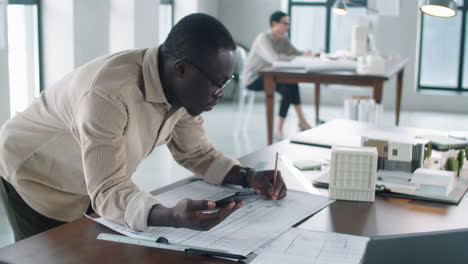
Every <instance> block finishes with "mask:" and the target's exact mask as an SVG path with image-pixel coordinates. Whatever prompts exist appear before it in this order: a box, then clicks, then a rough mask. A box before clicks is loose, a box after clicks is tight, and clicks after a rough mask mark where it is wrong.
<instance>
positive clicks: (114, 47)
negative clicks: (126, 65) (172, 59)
mask: <svg viewBox="0 0 468 264" xmlns="http://www.w3.org/2000/svg"><path fill="white" fill-rule="evenodd" d="M42 5H43V9H42V14H41V17H42V23H43V24H42V25H43V30H42V31H43V60H44V62H43V65H44V66H43V67H44V68H43V70H44V87H45V88H47V87H49V86H51V85H52V84H53V83H54V82H56V81H58V80H59V79H60V78H62V77H63V76H64V75H65V74H67V73H68V72H70V71H72V70H74V69H75V68H77V67H79V66H81V65H83V64H84V63H86V62H88V61H90V60H93V59H94V58H96V57H99V56H102V55H105V54H109V53H112V52H117V51H122V50H128V49H135V48H148V47H154V46H156V45H158V11H159V1H153V0H138V1H128V0H100V1H93V0H61V1H56V0H43V1H42Z"/></svg>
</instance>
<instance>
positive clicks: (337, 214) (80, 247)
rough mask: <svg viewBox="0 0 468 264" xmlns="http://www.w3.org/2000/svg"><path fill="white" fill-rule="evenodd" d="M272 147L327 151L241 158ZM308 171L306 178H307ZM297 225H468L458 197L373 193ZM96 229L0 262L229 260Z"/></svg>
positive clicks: (361, 231)
mask: <svg viewBox="0 0 468 264" xmlns="http://www.w3.org/2000/svg"><path fill="white" fill-rule="evenodd" d="M314 129H316V130H318V131H319V132H320V133H323V134H324V135H330V136H334V135H336V134H337V131H346V133H347V134H350V135H353V134H359V133H363V132H365V131H367V130H369V129H375V127H374V126H371V125H366V124H364V123H359V122H353V121H347V120H337V121H332V122H329V123H327V124H325V125H322V126H319V127H317V128H314ZM391 129H393V130H392V131H394V132H395V133H397V132H398V131H399V133H414V132H417V133H419V132H420V131H422V132H424V131H426V132H427V131H428V130H422V129H410V128H400V127H399V128H391ZM385 130H386V131H387V129H385ZM306 132H307V131H306ZM306 132H304V133H306ZM277 151H278V152H279V153H280V154H281V155H285V156H287V157H288V158H289V159H290V160H292V161H294V160H299V159H321V158H323V157H327V156H329V155H330V151H331V150H330V149H326V148H319V147H312V146H306V145H300V144H292V143H289V142H288V141H281V142H279V143H276V144H273V145H270V146H268V147H267V148H265V149H262V150H260V151H257V152H254V153H252V154H249V155H247V156H244V157H242V158H241V162H242V163H243V164H244V165H246V166H257V167H258V166H259V165H260V166H261V167H263V168H265V169H269V168H273V167H274V156H275V153H276V152H277ZM310 173H313V172H310ZM310 173H308V174H306V176H312V175H311V174H310ZM165 188H166V189H168V188H170V187H165ZM161 191H163V190H161ZM317 191H318V192H320V193H321V194H324V195H327V192H328V191H327V190H325V189H317ZM300 227H301V228H304V229H309V230H317V231H329V232H340V233H346V234H353V235H362V236H376V235H390V234H405V233H415V232H426V231H437V230H450V229H457V228H468V201H467V199H466V197H464V198H463V199H462V201H461V202H460V204H459V205H458V206H454V205H446V204H439V203H431V202H423V201H413V200H409V199H402V198H393V197H382V196H376V200H375V202H374V203H367V202H348V201H337V202H335V203H333V204H332V205H330V206H329V207H327V208H325V209H323V210H322V211H320V212H318V213H317V214H315V215H314V216H312V217H311V218H309V219H308V220H306V221H304V222H303V223H302V224H301V225H300ZM102 232H108V233H114V232H112V231H111V230H110V229H108V228H106V227H103V226H100V225H99V224H97V223H95V222H93V221H91V220H88V219H80V220H78V221H75V222H72V223H69V224H66V225H63V226H61V227H58V228H55V229H53V230H50V231H48V232H45V233H42V234H39V235H36V236H33V237H31V238H28V239H25V240H23V241H21V242H19V243H16V244H13V245H10V246H8V247H5V248H2V249H0V261H1V260H5V261H9V262H12V263H26V264H27V263H31V264H32V263H34V264H37V263H47V264H52V263H235V262H230V261H228V260H221V259H215V258H208V257H201V256H194V255H185V254H183V253H181V252H175V251H169V250H162V249H156V248H147V247H139V246H133V245H125V244H119V243H113V242H107V241H101V240H97V239H96V237H97V235H98V234H99V233H102Z"/></svg>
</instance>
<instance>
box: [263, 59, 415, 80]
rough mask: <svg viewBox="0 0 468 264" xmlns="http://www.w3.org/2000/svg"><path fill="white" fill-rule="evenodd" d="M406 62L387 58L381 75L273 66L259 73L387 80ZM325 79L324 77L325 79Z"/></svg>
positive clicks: (406, 61)
mask: <svg viewBox="0 0 468 264" xmlns="http://www.w3.org/2000/svg"><path fill="white" fill-rule="evenodd" d="M407 63H408V59H407V58H398V57H395V58H393V59H391V60H388V61H387V63H386V65H385V74H383V75H364V74H358V73H356V72H355V71H310V72H308V71H306V70H304V69H282V68H273V67H266V68H264V69H262V70H260V71H259V73H260V74H261V75H275V76H288V77H297V78H304V77H306V76H307V77H309V78H320V79H324V78H327V77H328V78H332V79H335V80H340V79H343V78H346V79H348V80H349V79H356V80H379V79H381V80H388V79H390V78H391V77H392V76H394V75H395V74H397V73H398V72H399V71H400V70H402V69H403V67H404V66H405V65H406V64H407ZM325 80H326V79H325Z"/></svg>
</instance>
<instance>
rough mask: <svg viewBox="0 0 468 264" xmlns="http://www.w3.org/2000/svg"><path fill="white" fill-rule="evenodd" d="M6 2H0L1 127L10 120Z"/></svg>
mask: <svg viewBox="0 0 468 264" xmlns="http://www.w3.org/2000/svg"><path fill="white" fill-rule="evenodd" d="M6 32H7V12H6V2H5V1H2V0H0V34H1V35H0V127H1V126H2V124H3V123H4V122H5V121H6V120H7V119H9V118H10V88H9V83H8V82H9V79H8V38H7V34H6Z"/></svg>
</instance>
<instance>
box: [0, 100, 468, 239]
mask: <svg viewBox="0 0 468 264" xmlns="http://www.w3.org/2000/svg"><path fill="white" fill-rule="evenodd" d="M320 110H321V111H320V112H321V119H322V120H325V121H327V120H332V119H336V118H342V116H343V109H342V107H335V106H322V107H321V109H320ZM304 111H305V113H306V118H307V119H308V120H310V121H311V122H312V120H313V119H314V107H313V105H306V106H304ZM204 117H205V128H206V131H207V134H208V137H209V138H210V140H211V142H212V143H213V144H214V145H215V146H216V147H217V148H218V149H219V150H221V151H222V152H224V153H225V154H227V155H230V156H232V157H240V156H243V155H245V154H248V153H250V152H252V151H254V150H258V149H261V148H263V147H265V146H266V145H267V139H266V121H265V109H264V104H263V103H261V102H259V103H256V104H255V106H254V108H253V111H252V114H251V118H250V121H249V122H248V124H247V125H246V126H245V127H242V125H240V123H241V122H240V121H239V120H240V118H241V117H242V118H244V117H245V115H242V116H240V115H238V112H237V108H236V105H234V104H232V103H231V102H226V103H223V104H220V105H219V106H217V107H216V108H215V109H214V110H213V111H211V112H208V113H206V114H205V115H204ZM394 120H395V119H394V112H393V111H386V112H384V114H383V117H382V120H381V123H382V124H388V125H391V124H393V123H394ZM400 125H402V126H409V127H420V128H434V129H443V130H465V131H468V114H453V113H437V112H406V111H403V112H402V113H401V118H400ZM297 132H298V127H297V116H296V114H295V113H294V111H293V109H290V112H289V114H288V118H287V119H286V124H285V134H286V137H287V136H291V135H294V134H295V133H297ZM190 175H191V173H190V172H189V171H188V170H186V169H184V168H181V167H180V166H179V165H177V164H176V163H175V162H174V161H173V160H172V158H171V156H170V153H169V150H168V149H167V148H166V147H161V148H158V149H156V150H155V151H154V152H153V153H152V154H151V155H150V156H149V157H148V158H147V159H146V160H145V161H143V163H142V164H141V165H140V166H139V167H138V169H137V171H136V172H135V174H134V177H133V179H134V181H135V182H136V183H137V184H138V185H139V186H140V187H141V188H142V189H144V190H147V191H151V190H154V189H156V188H158V187H161V186H163V185H166V184H168V183H171V182H173V181H176V180H178V179H182V178H184V177H187V176H190ZM12 242H13V235H12V232H11V229H10V227H9V225H8V221H7V218H6V215H5V211H4V208H3V207H2V205H1V204H0V247H3V246H6V245H8V244H10V243H12Z"/></svg>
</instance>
